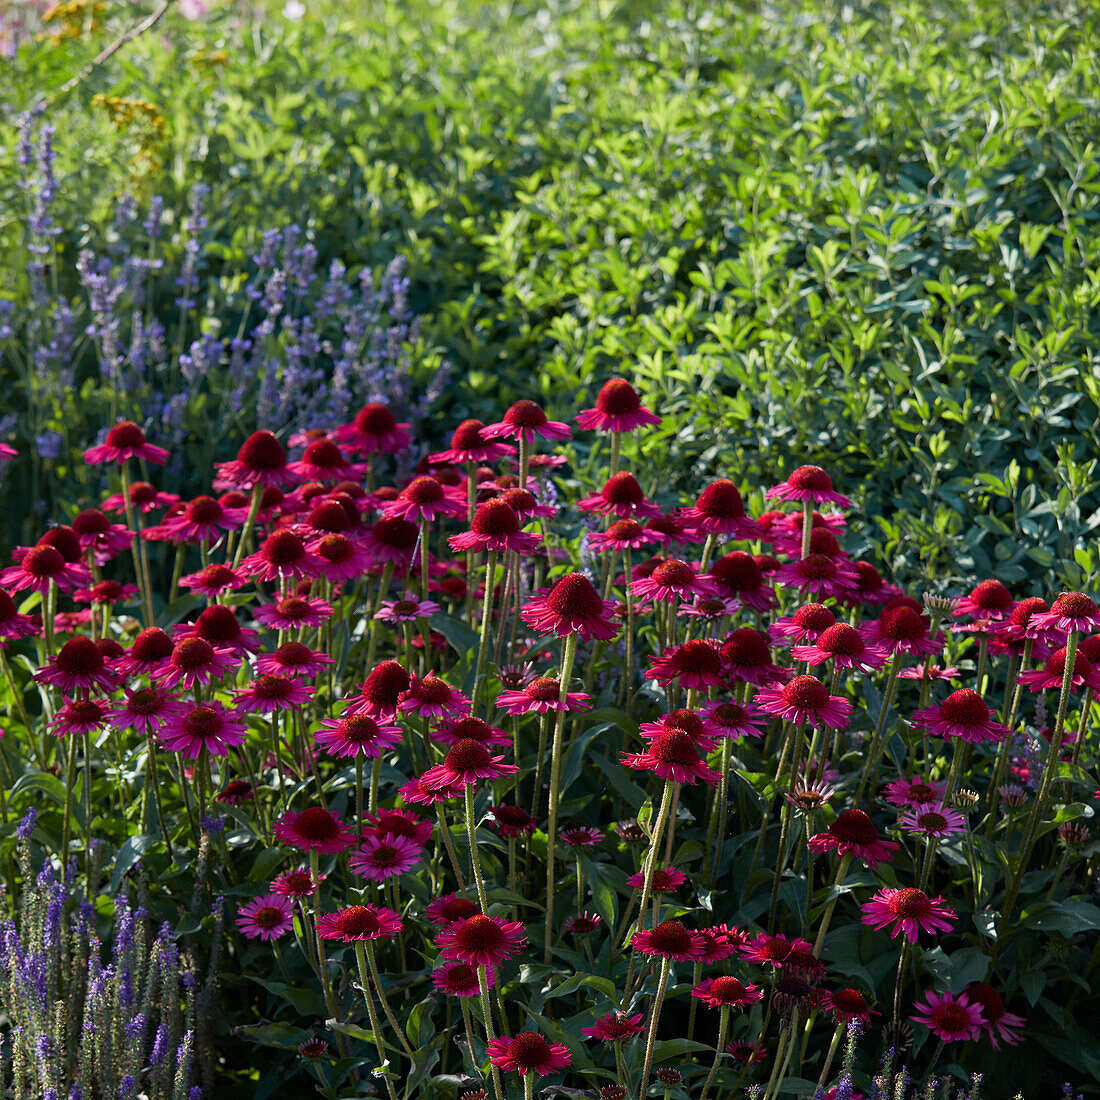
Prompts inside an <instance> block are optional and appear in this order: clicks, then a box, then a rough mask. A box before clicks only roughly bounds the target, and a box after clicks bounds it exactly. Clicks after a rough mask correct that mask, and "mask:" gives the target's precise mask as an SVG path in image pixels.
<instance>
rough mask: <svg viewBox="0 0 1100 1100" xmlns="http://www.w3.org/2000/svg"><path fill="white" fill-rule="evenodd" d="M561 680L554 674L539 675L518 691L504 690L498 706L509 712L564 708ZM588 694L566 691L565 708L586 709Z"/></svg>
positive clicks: (543, 711)
mask: <svg viewBox="0 0 1100 1100" xmlns="http://www.w3.org/2000/svg"><path fill="white" fill-rule="evenodd" d="M560 700H561V681H560V680H556V679H554V677H552V676H539V677H538V678H537V679H535V680H532V681H531V682H530V683H529V684H526V685H524V686H523V687H522V688H520V689H519V690H518V691H502V692H501V693H500V694H499V695H498V696H497V706H498V707H500V708H501V709H503V710H507V712H508V713H509V714H547V713H548V712H550V711H558V710H562V709H563V707H562V704H561V701H560ZM587 707H588V696H587V695H585V694H584V692H582V691H570V692H566V696H565V706H564V709H565V710H585V709H587Z"/></svg>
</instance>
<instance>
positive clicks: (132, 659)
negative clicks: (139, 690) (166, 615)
mask: <svg viewBox="0 0 1100 1100" xmlns="http://www.w3.org/2000/svg"><path fill="white" fill-rule="evenodd" d="M174 648H175V643H174V642H173V641H172V639H171V638H170V637H169V636H168V635H167V634H165V632H164V631H163V630H161V628H160V627H159V626H150V627H146V629H145V630H143V631H142V632H141V633H140V634H139V635H138V636H137V637H136V638H135V639H134V640H133V642H132V643H131V645H130V648H129V649H128V650H127V651H126V655H125V656H124V657H120V658H119V659H118V660H117V661H116V662H115V669H116V670H117V671H118V672H119V673H120V674H121V675H123V676H143V675H145V674H146V673H151V672H152V671H153V670H154V669H156V668H159V667H160V666H161V665H162V664H163V663H164V662H165V661H166V660H167V659H168V658H170V657H171V656H172V651H173V649H174Z"/></svg>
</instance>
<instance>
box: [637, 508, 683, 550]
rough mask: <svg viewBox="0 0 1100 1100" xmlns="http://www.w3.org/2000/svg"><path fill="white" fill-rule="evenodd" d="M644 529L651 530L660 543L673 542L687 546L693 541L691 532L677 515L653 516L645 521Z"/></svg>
mask: <svg viewBox="0 0 1100 1100" xmlns="http://www.w3.org/2000/svg"><path fill="white" fill-rule="evenodd" d="M645 529H646V530H647V531H652V532H653V533H654V534H655V535H656V536H657V537H658V538H659V539H660V541H661V542H662V543H664V542H674V543H676V544H677V545H678V546H688V545H690V544H691V543H693V542H694V538H693V537H692V535H691V533H690V532H689V531H688V530H687V528H686V527H685V526H684V524H683V523H682V522H681V521H680V519H679V517H677V516H673V515H669V516H653V517H652V518H651V519H647V520H646V521H645Z"/></svg>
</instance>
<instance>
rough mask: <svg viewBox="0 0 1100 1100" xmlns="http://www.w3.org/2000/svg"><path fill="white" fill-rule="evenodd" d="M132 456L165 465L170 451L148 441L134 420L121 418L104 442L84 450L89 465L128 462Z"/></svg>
mask: <svg viewBox="0 0 1100 1100" xmlns="http://www.w3.org/2000/svg"><path fill="white" fill-rule="evenodd" d="M131 458H141V459H144V460H145V461H146V462H151V463H153V465H154V466H163V465H164V463H166V462H167V461H168V452H167V451H166V450H165V449H164V448H163V447H154V446H153V444H152V443H147V442H146V440H145V433H144V432H143V431H142V430H141V429H140V428H139V427H138V426H137V425H136V424H135V423H134V422H133V421H132V420H121V421H119V423H117V424H116V425H115V426H114V427H113V428H112V429H111V430H110V431H109V432H108V433H107V438H106V440H105V441H104V442H103V443H100V444H98V445H97V446H95V447H89V448H88V449H87V450H86V451H85V452H84V461H85V462H87V463H88V465H89V466H98V465H100V464H101V463H104V462H126V461H127V460H128V459H131Z"/></svg>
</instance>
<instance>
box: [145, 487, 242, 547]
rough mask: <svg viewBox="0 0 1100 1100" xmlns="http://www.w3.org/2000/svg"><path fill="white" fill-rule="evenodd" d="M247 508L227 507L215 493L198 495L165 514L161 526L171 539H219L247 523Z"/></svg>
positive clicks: (203, 540) (211, 540) (191, 541)
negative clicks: (174, 512)
mask: <svg viewBox="0 0 1100 1100" xmlns="http://www.w3.org/2000/svg"><path fill="white" fill-rule="evenodd" d="M247 516H248V509H247V508H226V507H224V506H223V505H221V504H220V503H219V502H218V501H216V500H215V499H214V498H213V497H208V496H198V497H195V499H194V500H192V501H190V502H189V503H188V504H187V505H186V506H185V507H184V509H183V510H182V511H180V512H177V513H176V514H175V515H174V516H171V517H170V518H169V517H167V516H166V517H165V518H164V519H163V520H162V521H161V524H160V530H161V532H162V534H163V536H164V538H165V539H166V540H167V541H168V542H177V543H185V542H186V543H195V542H217V540H218V539H220V538H221V537H222V535H223V533H224V532H226V531H236V530H237V529H238V528H240V527H242V526H243V525H244V521H245V519H246V518H247Z"/></svg>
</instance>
